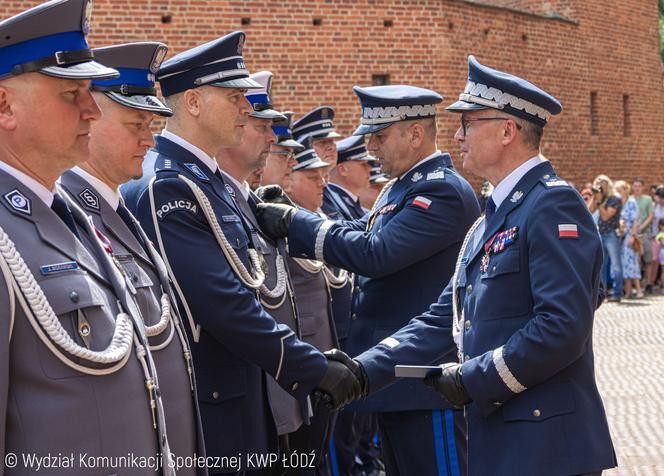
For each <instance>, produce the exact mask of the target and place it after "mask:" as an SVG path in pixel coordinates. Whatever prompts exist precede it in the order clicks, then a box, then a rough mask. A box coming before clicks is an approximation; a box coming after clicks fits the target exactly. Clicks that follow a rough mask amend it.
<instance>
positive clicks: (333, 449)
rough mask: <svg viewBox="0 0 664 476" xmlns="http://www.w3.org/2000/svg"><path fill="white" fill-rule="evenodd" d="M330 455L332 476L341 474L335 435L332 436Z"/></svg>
mask: <svg viewBox="0 0 664 476" xmlns="http://www.w3.org/2000/svg"><path fill="white" fill-rule="evenodd" d="M329 457H330V467H331V469H332V476H339V462H338V461H337V448H336V447H335V446H334V435H332V436H330V452H329Z"/></svg>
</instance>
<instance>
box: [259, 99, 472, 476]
mask: <svg viewBox="0 0 664 476" xmlns="http://www.w3.org/2000/svg"><path fill="white" fill-rule="evenodd" d="M354 91H355V92H356V94H357V95H358V96H359V98H360V102H361V104H362V109H363V114H362V123H361V125H360V127H359V128H358V130H357V131H356V134H361V135H364V134H370V139H369V142H368V144H367V149H368V151H369V152H370V153H372V154H373V155H375V156H376V157H377V158H378V159H379V160H380V161H381V164H382V166H383V169H384V170H385V171H386V173H388V174H390V175H391V176H392V177H394V179H393V181H392V182H391V184H388V185H387V186H386V188H385V190H384V192H383V195H382V197H381V198H380V199H379V200H378V201H377V203H376V206H374V208H373V210H372V212H371V213H370V214H368V215H366V216H365V217H363V218H362V219H360V220H355V221H352V222H340V223H335V222H332V221H327V220H322V219H320V217H318V216H315V215H313V214H309V213H306V212H304V211H296V210H294V209H290V208H288V207H286V206H284V205H278V204H262V205H261V206H260V207H259V218H260V220H261V221H262V224H263V229H264V230H265V231H266V232H268V230H270V231H269V232H270V233H274V234H275V235H279V234H287V235H288V240H289V248H290V253H291V254H292V255H293V256H298V257H302V256H307V257H312V258H316V259H321V260H325V261H326V262H328V263H331V264H334V265H337V266H341V267H344V268H346V269H348V270H350V271H352V272H355V273H357V275H358V277H357V280H356V285H357V287H356V290H355V292H354V296H353V298H354V300H353V315H352V322H351V328H350V332H349V337H348V341H347V347H346V350H347V351H348V353H350V354H351V355H356V354H359V353H360V352H362V351H364V350H366V349H367V348H369V347H371V346H373V345H375V344H377V343H379V342H384V345H388V346H389V345H391V344H392V343H393V341H392V340H390V339H389V336H390V334H392V332H394V331H396V330H397V329H399V328H400V327H401V326H403V325H404V324H405V323H406V322H407V321H406V319H408V318H407V317H406V316H408V315H409V314H410V313H413V312H423V311H424V310H425V309H426V306H427V305H428V304H427V301H428V300H432V299H435V298H436V296H438V294H439V293H440V289H441V287H442V286H443V283H445V282H446V281H447V280H449V277H450V276H451V275H452V272H453V270H454V263H455V261H456V256H457V254H458V251H459V249H460V247H461V242H462V240H463V237H464V235H465V233H466V231H467V230H468V228H469V227H470V225H471V224H472V222H473V221H474V220H475V218H476V217H477V216H478V215H479V207H478V204H477V200H476V199H475V195H474V193H473V191H472V189H471V188H470V185H469V184H468V182H466V180H464V179H463V178H462V177H461V176H460V175H459V174H458V173H457V172H456V171H455V170H454V167H453V166H452V159H451V157H450V156H449V155H448V154H443V153H441V152H440V151H438V150H436V143H435V140H436V122H435V114H436V104H438V103H440V102H441V101H442V97H441V96H440V95H438V94H437V93H435V92H433V91H430V90H427V89H422V88H416V87H412V86H377V87H369V88H360V87H355V88H354ZM388 187H389V188H388ZM385 339H387V340H385ZM446 357H447V358H448V359H450V358H453V355H452V354H451V353H450V354H449V355H448V356H446ZM348 408H353V409H354V410H356V411H368V412H371V411H376V412H379V415H378V419H379V427H380V436H381V445H382V449H383V455H384V458H385V465H386V469H387V472H388V473H389V474H418V475H421V474H439V473H440V474H445V472H446V471H447V472H449V473H452V474H459V472H460V471H461V469H460V466H461V465H462V464H463V461H462V459H461V458H460V455H461V453H462V452H463V449H462V448H457V445H458V444H459V443H463V441H464V440H463V438H455V434H458V433H459V432H460V431H461V425H460V423H461V422H460V421H458V420H459V418H458V417H459V415H458V414H457V415H456V417H457V423H458V425H456V426H455V421H454V420H455V415H454V414H453V411H452V410H451V409H450V408H449V405H448V404H447V403H446V402H445V401H444V400H443V399H442V398H440V396H439V395H437V394H436V393H435V392H432V391H431V390H429V389H427V388H426V387H425V386H424V385H423V384H422V383H421V382H417V381H412V380H411V381H403V382H400V383H398V384H397V385H394V386H393V387H391V388H389V389H386V390H385V391H382V392H378V393H376V394H375V395H372V396H370V397H369V398H367V399H366V400H364V401H362V402H358V403H357V404H354V405H352V406H350V407H348ZM413 455H417V458H413Z"/></svg>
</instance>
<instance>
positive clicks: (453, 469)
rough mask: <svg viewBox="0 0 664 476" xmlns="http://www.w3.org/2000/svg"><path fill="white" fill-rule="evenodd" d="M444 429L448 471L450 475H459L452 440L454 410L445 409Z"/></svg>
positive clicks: (457, 461) (457, 459)
mask: <svg viewBox="0 0 664 476" xmlns="http://www.w3.org/2000/svg"><path fill="white" fill-rule="evenodd" d="M445 430H446V433H447V451H448V455H449V458H450V473H451V474H452V476H460V474H461V470H460V469H459V457H458V455H457V448H456V442H455V441H454V410H449V409H448V410H445Z"/></svg>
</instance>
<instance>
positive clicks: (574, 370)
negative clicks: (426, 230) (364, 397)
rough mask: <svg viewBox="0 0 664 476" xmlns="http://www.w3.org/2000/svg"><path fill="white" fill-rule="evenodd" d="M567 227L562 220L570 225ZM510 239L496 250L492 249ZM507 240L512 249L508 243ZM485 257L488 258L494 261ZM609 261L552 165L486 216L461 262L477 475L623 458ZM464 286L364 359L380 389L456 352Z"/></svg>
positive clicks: (555, 469) (566, 469) (544, 470)
mask: <svg viewBox="0 0 664 476" xmlns="http://www.w3.org/2000/svg"><path fill="white" fill-rule="evenodd" d="M561 225H562V226H561ZM502 232H508V233H507V234H504V235H502V236H503V237H506V235H511V237H512V238H511V239H506V240H505V241H502V240H503V239H502V238H500V235H498V237H497V238H495V239H494V240H493V243H492V244H496V247H495V248H494V247H490V248H489V258H488V260H487V259H486V258H484V256H485V254H486V253H485V245H486V244H487V243H489V242H491V240H492V238H493V237H495V236H496V235H497V234H499V233H502ZM501 242H502V246H501ZM483 261H484V264H483ZM601 264H602V246H601V242H600V238H599V235H598V233H597V227H596V226H595V224H594V222H593V219H592V217H591V215H590V213H589V212H588V211H587V209H586V207H585V205H584V203H583V200H582V199H581V197H580V196H579V194H578V193H577V192H576V191H575V190H574V189H573V188H572V187H570V186H569V185H567V184H566V182H564V181H562V180H561V179H559V178H558V177H556V176H555V172H554V171H553V168H552V167H551V164H550V163H549V162H545V163H543V164H540V165H538V166H536V167H535V168H533V169H532V170H530V171H529V172H528V173H527V174H526V175H525V176H524V177H523V178H522V179H521V180H520V181H519V183H518V184H517V185H516V187H515V188H514V189H513V193H512V194H510V195H509V196H508V199H506V200H505V202H503V203H502V204H501V206H500V207H499V208H498V210H497V211H496V214H495V215H494V216H493V217H492V218H491V219H490V221H489V223H488V224H486V226H485V224H484V223H482V224H481V225H480V226H479V227H478V228H477V231H476V233H475V234H474V236H473V237H471V239H470V240H469V246H468V247H467V249H466V252H465V253H464V255H463V257H462V260H461V262H460V267H459V272H458V273H457V275H456V282H457V286H458V291H459V302H460V304H461V306H460V308H459V312H460V311H461V309H463V312H464V315H465V324H464V325H462V326H461V334H460V336H461V337H462V340H463V361H464V363H463V366H462V375H463V377H462V378H463V382H464V384H465V386H466V388H467V390H468V392H469V394H470V396H471V398H472V400H473V401H472V403H471V404H469V405H468V406H467V407H466V417H467V420H468V458H469V461H468V469H469V474H470V475H485V474H492V475H506V476H507V475H509V476H512V475H535V474H536V475H538V476H554V475H555V476H559V475H572V474H583V473H591V472H595V471H599V470H601V469H604V468H609V467H613V466H615V464H616V459H615V455H614V452H613V446H612V443H611V438H610V435H609V429H608V425H607V421H606V416H605V413H604V407H603V405H602V400H601V397H600V395H599V392H598V390H597V387H596V384H595V375H594V363H593V350H592V327H593V326H592V325H593V314H594V311H595V304H596V302H597V301H596V299H597V293H598V286H599V271H600V267H601ZM452 301H453V286H452V283H451V282H450V284H449V285H448V286H447V288H446V289H445V291H444V292H443V293H442V295H441V296H440V298H439V299H438V302H437V303H435V304H433V305H432V306H431V307H430V309H429V311H428V312H426V313H424V314H422V315H420V316H419V317H416V318H414V319H413V320H412V321H411V322H410V323H409V324H408V325H407V326H406V327H404V328H403V329H401V330H400V331H399V332H397V333H395V334H394V335H393V336H392V339H393V341H392V342H391V344H392V346H391V347H390V346H387V345H384V344H383V345H378V346H376V347H374V348H373V349H370V350H369V351H367V352H366V353H364V354H362V355H361V356H359V357H358V360H359V361H360V362H361V363H362V365H363V366H364V368H365V370H366V372H367V374H368V377H369V381H370V388H371V389H378V388H381V387H383V386H385V385H387V384H389V383H390V382H392V381H393V380H394V371H393V368H394V365H396V364H404V363H408V364H427V363H430V362H435V361H437V360H438V359H440V357H441V356H443V355H447V354H449V352H450V351H452V350H456V346H455V344H454V342H453V340H452V323H453V311H452Z"/></svg>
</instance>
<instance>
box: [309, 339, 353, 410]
mask: <svg viewBox="0 0 664 476" xmlns="http://www.w3.org/2000/svg"><path fill="white" fill-rule="evenodd" d="M334 350H336V349H334ZM336 352H339V353H343V352H341V351H336ZM325 354H326V357H328V367H327V371H326V372H325V375H324V376H323V379H322V380H321V381H320V382H318V385H317V386H316V391H315V392H314V400H315V401H321V402H322V403H324V404H325V406H327V407H328V408H329V409H331V410H338V409H339V408H341V407H343V406H345V405H346V404H348V403H350V402H352V401H353V400H356V399H358V398H360V397H361V396H362V384H361V383H360V381H359V380H358V378H357V376H356V375H355V372H353V370H352V369H351V368H350V367H348V364H347V363H344V362H342V361H341V360H332V359H330V358H329V356H328V355H327V354H328V353H327V352H326V353H325ZM344 356H345V357H346V359H347V361H351V359H350V357H348V356H347V355H346V354H344ZM339 357H340V356H337V355H335V359H336V358H339ZM351 362H352V361H351Z"/></svg>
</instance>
